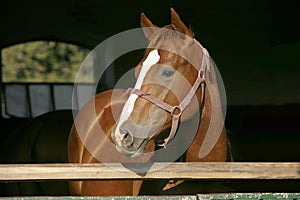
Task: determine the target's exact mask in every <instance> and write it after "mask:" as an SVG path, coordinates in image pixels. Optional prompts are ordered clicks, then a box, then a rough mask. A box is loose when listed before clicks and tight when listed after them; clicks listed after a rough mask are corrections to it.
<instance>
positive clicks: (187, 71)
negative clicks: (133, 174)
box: [68, 9, 227, 196]
mask: <svg viewBox="0 0 300 200" xmlns="http://www.w3.org/2000/svg"><path fill="white" fill-rule="evenodd" d="M171 22H172V23H171V24H170V25H167V26H165V27H163V28H158V27H157V26H155V25H153V24H152V22H151V21H150V20H149V19H148V18H147V17H146V16H145V15H144V14H143V13H142V14H141V26H142V28H143V31H144V34H145V36H146V38H148V39H149V46H148V48H147V50H146V52H145V56H144V58H143V59H142V60H141V62H140V63H139V64H138V66H137V67H136V69H135V75H136V77H137V81H136V84H135V86H134V88H132V89H128V90H127V91H124V90H119V89H116V90H110V91H106V92H103V93H100V94H98V95H96V96H95V97H94V98H93V99H92V100H90V101H89V102H88V103H87V104H86V105H85V106H84V107H83V108H82V109H81V110H80V112H79V113H78V115H77V117H76V119H75V122H74V125H73V127H72V129H71V132H70V136H69V141H68V157H69V162H73V163H96V162H103V163H106V162H142V163H143V162H145V163H147V162H153V161H170V160H169V158H164V154H162V157H163V158H161V155H160V157H159V156H158V157H156V159H154V160H153V158H154V157H155V154H156V153H155V151H154V150H155V148H156V145H157V144H156V142H155V138H157V137H159V136H161V133H162V132H164V131H169V134H168V135H167V136H166V137H165V138H164V139H163V140H162V144H160V145H161V146H164V148H162V149H165V150H166V151H167V150H170V151H171V152H170V153H172V152H173V150H174V152H175V150H176V149H177V147H179V146H181V143H180V142H184V140H185V137H186V136H188V135H192V137H191V138H192V139H187V140H189V141H187V142H186V144H185V146H186V149H184V150H183V152H180V153H179V154H185V156H184V157H185V159H184V161H186V162H222V161H226V157H227V137H226V130H225V127H224V120H223V114H222V105H221V100H220V98H221V97H220V94H219V89H218V84H217V78H216V71H215V68H214V65H213V61H212V60H211V58H210V57H209V54H208V52H207V51H206V50H205V49H204V48H203V47H202V46H201V45H200V43H199V42H198V41H197V40H196V39H194V35H193V33H192V31H191V30H190V29H188V28H187V27H186V26H185V25H184V23H183V22H182V21H181V19H180V17H179V16H178V14H177V13H176V12H175V11H174V9H171ZM124 94H125V95H124ZM195 116H196V118H195ZM197 116H198V117H199V119H198V120H197ZM194 119H196V122H197V123H196V125H197V127H196V129H195V133H190V132H191V131H190V130H189V129H185V130H183V131H182V129H183V128H182V127H184V123H185V122H189V121H191V120H194ZM179 123H180V126H179ZM180 130H181V131H180ZM179 132H180V133H179ZM182 132H183V133H182ZM175 134H176V137H175ZM179 134H180V135H181V138H182V137H183V139H180V141H179V142H178V141H177V142H175V140H176V138H177V136H178V135H179ZM193 134H194V135H193ZM178 137H179V136H178ZM141 184H142V181H133V180H112V181H107V180H103V181H74V182H71V183H70V190H71V192H72V193H73V194H75V195H99V196H110V195H118V196H119V195H138V193H139V190H140V188H141ZM168 187H171V186H170V185H167V186H166V188H168Z"/></svg>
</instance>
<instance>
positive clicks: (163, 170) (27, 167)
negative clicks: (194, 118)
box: [0, 162, 300, 181]
mask: <svg viewBox="0 0 300 200" xmlns="http://www.w3.org/2000/svg"><path fill="white" fill-rule="evenodd" d="M126 166H127V167H129V168H130V169H131V170H129V169H128V168H125V167H123V165H121V164H118V163H110V164H101V163H97V164H70V163H65V164H4V165H0V181H16V180H50V179H51V180H96V179H300V162H294V163H283V162H279V163H278V162H277V163H270V162H265V163H256V162H250V163H243V162H233V163H221V162H216V163H213V162H211V163H203V162H202V163H200V162H199V163H154V164H153V165H151V167H150V166H149V165H142V164H133V163H131V164H127V165H126ZM149 167H150V171H149V172H148V173H146V174H144V173H142V172H144V171H146V169H148V168H149ZM133 171H135V172H137V173H135V172H133Z"/></svg>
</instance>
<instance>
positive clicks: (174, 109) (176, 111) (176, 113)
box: [126, 42, 209, 148]
mask: <svg viewBox="0 0 300 200" xmlns="http://www.w3.org/2000/svg"><path fill="white" fill-rule="evenodd" d="M198 44H199V45H200V46H201V44H200V43H199V42H198ZM201 48H202V52H203V56H202V63H201V67H200V70H199V72H198V77H197V79H196V81H195V82H194V85H193V86H192V88H191V89H190V91H189V92H188V94H187V95H186V97H185V98H184V99H183V101H182V102H181V103H180V104H179V105H177V106H172V105H170V104H168V103H166V102H164V101H161V100H159V99H157V98H156V97H153V96H151V94H149V93H146V92H144V91H142V90H139V89H135V88H128V90H127V91H126V94H136V95H138V96H139V97H142V98H144V99H146V100H147V101H149V102H151V103H153V104H155V105H157V106H158V107H160V108H161V109H163V110H165V111H167V112H169V113H170V114H171V116H172V126H171V130H170V133H169V136H168V137H167V138H166V139H164V143H162V144H159V146H163V147H165V148H166V146H167V144H168V143H169V142H170V140H171V139H173V138H174V136H175V134H176V131H177V128H178V124H179V119H180V116H181V114H182V112H183V111H184V109H185V108H186V107H187V106H188V105H189V104H190V102H191V101H192V98H193V97H194V96H195V94H196V91H197V89H198V88H199V87H200V86H201V90H202V94H201V101H200V105H202V104H203V101H204V92H205V74H206V69H207V68H208V67H209V54H208V52H207V50H206V49H205V48H204V47H202V46H201Z"/></svg>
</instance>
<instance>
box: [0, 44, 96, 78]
mask: <svg viewBox="0 0 300 200" xmlns="http://www.w3.org/2000/svg"><path fill="white" fill-rule="evenodd" d="M88 52H89V50H87V49H84V48H82V47H80V46H77V45H73V44H66V43H62V42H52V41H51V42H48V41H35V42H28V43H22V44H18V45H14V46H11V47H8V48H5V49H3V50H2V64H3V68H2V78H3V82H74V80H75V76H76V73H77V70H78V69H79V67H80V65H81V63H82V62H83V60H84V59H85V57H86V55H87V54H88ZM81 81H83V82H92V81H93V70H92V66H91V70H88V71H87V72H86V74H84V77H81Z"/></svg>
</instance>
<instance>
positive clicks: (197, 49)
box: [111, 9, 206, 157]
mask: <svg viewBox="0 0 300 200" xmlns="http://www.w3.org/2000/svg"><path fill="white" fill-rule="evenodd" d="M141 26H142V28H143V31H144V34H145V36H146V38H147V39H148V40H149V46H148V47H147V49H146V52H145V55H144V58H143V59H142V60H141V61H140V63H139V64H138V65H137V67H136V69H135V75H136V78H137V81H136V83H135V86H134V88H133V89H131V90H129V92H128V94H129V97H128V100H127V101H126V103H125V105H124V107H123V110H122V112H121V116H120V118H119V120H118V122H117V124H116V126H115V128H114V130H113V131H112V133H111V136H112V138H113V140H114V143H115V144H116V148H117V149H118V151H120V152H121V153H123V154H126V155H127V156H129V157H136V156H139V155H141V154H143V153H144V152H145V147H146V145H147V143H148V141H150V140H151V139H153V138H154V137H155V136H157V135H159V134H160V133H161V132H162V131H164V130H166V129H168V128H170V127H171V126H172V128H171V133H170V135H169V137H168V138H167V139H166V140H165V142H164V146H166V145H167V143H168V142H169V141H170V140H171V139H172V138H173V137H174V134H175V132H176V128H177V125H178V122H179V120H181V121H184V120H187V119H189V118H190V117H191V116H193V115H194V113H195V112H196V111H197V110H198V108H199V104H200V103H201V101H202V100H201V97H203V93H204V90H201V89H199V88H201V87H199V86H200V85H201V83H202V82H201V81H202V80H204V76H205V68H204V67H206V65H203V60H204V59H202V58H203V57H204V56H205V53H203V52H204V51H203V47H202V46H201V45H200V43H198V42H197V41H196V40H195V39H194V35H193V33H192V31H191V30H190V29H189V28H187V26H186V25H185V24H184V23H183V22H182V20H181V19H180V17H179V15H178V14H177V13H176V12H175V11H174V10H173V9H171V24H170V25H167V26H164V27H163V28H158V27H157V26H155V25H154V24H152V22H151V21H150V20H149V19H148V18H147V17H146V16H145V15H144V14H143V13H142V14H141ZM201 65H202V68H201ZM203 66H204V67H203ZM197 81H198V85H196V82H197ZM195 85H196V86H195ZM174 123H176V125H175V127H173V125H174ZM172 129H173V130H172Z"/></svg>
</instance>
